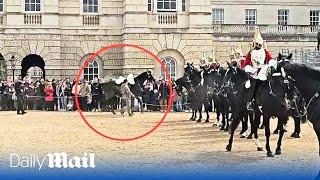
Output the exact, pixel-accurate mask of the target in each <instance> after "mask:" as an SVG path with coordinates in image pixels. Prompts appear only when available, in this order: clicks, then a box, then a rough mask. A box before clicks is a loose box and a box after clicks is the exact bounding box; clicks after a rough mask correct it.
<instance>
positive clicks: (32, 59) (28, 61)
mask: <svg viewBox="0 0 320 180" xmlns="http://www.w3.org/2000/svg"><path fill="white" fill-rule="evenodd" d="M21 67H22V69H21V77H22V78H24V77H25V76H26V75H27V73H28V70H29V69H30V68H31V67H39V68H40V69H41V70H42V78H45V76H46V75H45V62H44V60H43V58H42V57H41V56H39V55H37V54H29V55H27V56H26V57H25V58H23V60H22V62H21Z"/></svg>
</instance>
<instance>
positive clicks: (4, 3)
mask: <svg viewBox="0 0 320 180" xmlns="http://www.w3.org/2000/svg"><path fill="white" fill-rule="evenodd" d="M1 4H2V11H0V14H2V13H4V12H5V5H6V0H2V3H0V7H1Z"/></svg>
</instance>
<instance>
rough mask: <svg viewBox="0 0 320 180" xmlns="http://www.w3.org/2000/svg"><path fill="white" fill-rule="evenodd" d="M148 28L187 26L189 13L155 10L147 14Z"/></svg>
mask: <svg viewBox="0 0 320 180" xmlns="http://www.w3.org/2000/svg"><path fill="white" fill-rule="evenodd" d="M148 24H149V26H150V28H157V29H161V28H188V27H189V15H188V14H186V13H176V12H157V13H150V14H148Z"/></svg>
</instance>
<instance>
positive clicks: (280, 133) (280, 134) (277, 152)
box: [275, 117, 288, 155]
mask: <svg viewBox="0 0 320 180" xmlns="http://www.w3.org/2000/svg"><path fill="white" fill-rule="evenodd" d="M278 119H279V120H278V121H279V123H280V126H279V139H278V143H277V149H276V153H275V155H280V154H281V143H282V138H283V135H284V132H285V131H284V127H283V126H284V124H285V123H286V122H287V121H288V117H282V118H278Z"/></svg>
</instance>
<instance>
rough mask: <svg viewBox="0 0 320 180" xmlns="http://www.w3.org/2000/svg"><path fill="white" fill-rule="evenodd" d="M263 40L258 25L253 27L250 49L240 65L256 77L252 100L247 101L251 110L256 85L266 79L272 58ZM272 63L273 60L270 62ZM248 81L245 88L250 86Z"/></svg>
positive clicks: (256, 88)
mask: <svg viewBox="0 0 320 180" xmlns="http://www.w3.org/2000/svg"><path fill="white" fill-rule="evenodd" d="M264 44H265V45H266V43H265V41H263V39H262V36H261V33H260V30H259V27H256V29H255V35H254V39H253V43H252V47H251V48H252V49H251V50H250V52H249V53H248V54H247V55H246V58H245V59H246V60H245V61H243V64H242V67H243V66H244V70H245V71H246V72H248V73H249V74H250V75H251V77H253V78H254V79H256V85H255V86H254V87H253V98H252V102H250V103H248V109H250V110H252V109H253V108H252V104H253V103H254V102H255V96H256V93H257V90H258V87H259V86H260V85H261V84H262V83H263V81H266V80H267V72H268V63H269V62H270V60H272V56H271V53H270V52H269V50H267V49H266V47H263V45H264ZM271 64H273V62H272V63H271ZM250 84H251V83H250V81H248V83H246V88H249V87H250Z"/></svg>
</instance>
